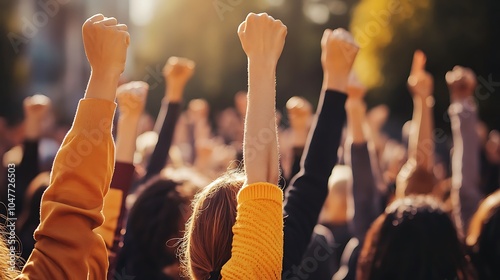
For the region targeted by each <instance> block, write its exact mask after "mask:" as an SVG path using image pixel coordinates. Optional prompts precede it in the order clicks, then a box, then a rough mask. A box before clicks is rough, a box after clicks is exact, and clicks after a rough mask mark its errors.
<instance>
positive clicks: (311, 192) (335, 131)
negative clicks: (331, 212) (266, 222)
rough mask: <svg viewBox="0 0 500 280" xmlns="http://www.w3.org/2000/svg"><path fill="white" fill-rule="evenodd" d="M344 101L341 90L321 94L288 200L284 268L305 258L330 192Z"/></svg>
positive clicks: (342, 121) (343, 118)
mask: <svg viewBox="0 0 500 280" xmlns="http://www.w3.org/2000/svg"><path fill="white" fill-rule="evenodd" d="M345 101H346V95H345V94H343V93H340V92H335V91H327V92H323V93H322V94H321V96H320V100H319V104H318V110H317V113H316V116H315V118H314V121H313V124H312V127H311V130H310V132H309V133H310V135H309V139H308V143H307V144H306V149H305V150H304V154H303V156H302V161H301V171H300V172H299V173H298V175H297V176H296V177H295V178H294V179H292V182H291V184H290V187H289V190H288V192H287V195H286V199H285V206H284V211H285V215H288V217H287V218H286V222H285V224H286V225H285V247H284V253H285V254H284V258H283V269H284V271H286V270H288V269H290V268H291V267H292V266H293V265H298V264H299V263H300V261H301V260H302V255H303V253H304V252H305V250H306V248H307V245H308V244H309V241H310V239H311V234H312V232H313V229H314V226H315V225H316V223H317V221H318V217H319V213H320V211H321V209H322V206H323V203H324V201H325V198H326V196H327V194H328V178H329V177H330V174H331V172H332V169H333V167H334V166H335V164H336V163H337V160H338V158H337V150H338V147H339V145H340V140H341V134H342V128H343V125H344V122H345V120H346V113H345V107H344V104H345ZM292 244H293V245H292Z"/></svg>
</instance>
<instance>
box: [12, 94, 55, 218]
mask: <svg viewBox="0 0 500 280" xmlns="http://www.w3.org/2000/svg"><path fill="white" fill-rule="evenodd" d="M23 107H24V115H25V121H24V131H25V135H24V137H25V138H24V141H23V158H22V160H21V163H20V164H19V166H18V167H17V174H18V176H17V182H16V192H17V193H16V195H17V197H18V198H19V199H18V200H17V201H16V211H17V213H21V211H22V210H23V208H24V207H25V205H24V196H25V193H26V190H27V189H28V186H29V184H30V182H31V181H32V180H33V179H34V178H35V177H36V176H37V175H38V174H39V173H40V166H39V165H40V162H39V158H38V145H39V142H40V138H41V137H42V133H43V128H44V126H45V122H46V121H47V116H48V114H49V111H50V108H51V101H50V98H48V97H47V96H45V95H42V94H36V95H33V96H30V97H26V98H25V99H24V102H23Z"/></svg>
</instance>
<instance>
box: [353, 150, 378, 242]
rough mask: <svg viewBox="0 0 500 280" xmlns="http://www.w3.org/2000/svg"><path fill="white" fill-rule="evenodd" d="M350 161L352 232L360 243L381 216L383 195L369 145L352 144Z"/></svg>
mask: <svg viewBox="0 0 500 280" xmlns="http://www.w3.org/2000/svg"><path fill="white" fill-rule="evenodd" d="M348 148H350V157H348V161H349V163H350V166H351V169H352V196H353V200H354V217H353V219H352V222H351V232H352V234H353V236H354V237H356V238H357V239H358V240H359V241H360V242H363V240H364V238H365V234H366V232H367V231H368V229H369V228H370V225H371V224H372V222H373V221H375V219H376V218H377V217H378V215H380V214H381V212H382V210H381V209H380V207H379V206H380V200H381V194H380V192H379V191H378V189H377V186H376V183H375V182H376V181H375V176H374V173H373V168H372V165H371V160H370V152H369V149H368V144H367V143H363V144H351V145H350V147H348Z"/></svg>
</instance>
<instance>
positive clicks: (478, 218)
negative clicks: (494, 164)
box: [466, 190, 500, 279]
mask: <svg viewBox="0 0 500 280" xmlns="http://www.w3.org/2000/svg"><path fill="white" fill-rule="evenodd" d="M466 242H467V246H468V247H469V249H470V252H471V253H472V262H473V263H474V265H475V266H476V270H477V272H478V275H479V279H494V278H495V276H498V275H500V190H497V191H496V192H494V193H493V194H491V195H490V196H488V197H487V198H486V199H485V200H484V201H483V202H482V203H481V205H480V206H479V209H478V210H477V212H476V213H475V214H474V217H473V218H472V220H471V223H470V226H469V232H468V235H467V240H466Z"/></svg>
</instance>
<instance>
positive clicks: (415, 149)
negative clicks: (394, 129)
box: [408, 96, 434, 171]
mask: <svg viewBox="0 0 500 280" xmlns="http://www.w3.org/2000/svg"><path fill="white" fill-rule="evenodd" d="M428 98H429V97H427V98H423V97H419V96H416V97H414V98H413V106H414V107H413V117H412V122H411V128H410V129H411V130H410V139H409V144H408V153H409V158H410V159H413V160H415V161H416V163H417V166H421V167H423V168H425V169H426V170H427V171H431V170H432V166H433V161H434V159H433V157H434V139H433V136H432V130H433V128H434V124H433V119H432V118H433V113H432V104H428V100H429V99H428Z"/></svg>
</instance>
